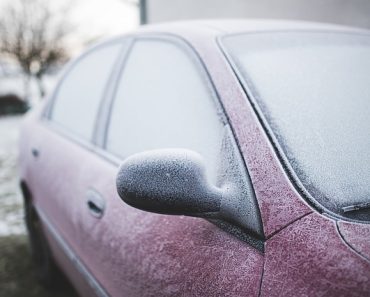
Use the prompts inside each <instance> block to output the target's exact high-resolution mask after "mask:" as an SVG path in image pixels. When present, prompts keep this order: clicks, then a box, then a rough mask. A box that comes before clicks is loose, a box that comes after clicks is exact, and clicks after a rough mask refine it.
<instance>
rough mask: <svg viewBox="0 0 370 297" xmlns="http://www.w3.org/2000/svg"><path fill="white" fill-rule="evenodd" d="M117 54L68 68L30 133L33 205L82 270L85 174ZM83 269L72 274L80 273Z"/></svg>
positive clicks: (115, 48)
mask: <svg viewBox="0 0 370 297" xmlns="http://www.w3.org/2000/svg"><path fill="white" fill-rule="evenodd" d="M121 48H122V43H121V42H120V41H114V42H111V43H108V44H106V45H101V46H97V47H96V48H94V49H92V50H90V51H88V52H87V53H86V54H84V55H83V56H81V57H80V58H78V59H77V61H75V62H74V63H73V64H72V65H71V66H69V69H68V70H67V71H66V73H65V75H64V76H63V78H62V80H61V81H60V83H59V85H58V87H57V88H56V91H55V93H54V95H53V98H51V101H50V102H49V103H50V104H51V105H49V108H48V110H47V111H48V112H47V114H45V116H44V117H43V118H42V119H41V120H40V125H37V126H35V129H36V130H37V131H33V135H36V137H35V138H34V139H32V143H33V147H32V150H31V151H30V154H31V153H32V158H33V164H32V166H33V170H32V172H33V174H32V185H31V192H32V195H33V196H34V200H35V205H36V207H37V210H38V213H39V215H40V217H41V218H42V221H43V223H44V224H45V225H46V227H47V228H46V229H47V231H51V233H52V235H53V238H52V239H53V240H56V241H57V242H58V244H59V247H62V249H64V253H65V254H67V255H68V256H69V259H70V260H72V261H73V263H74V264H81V263H80V262H79V260H78V259H80V256H79V255H80V253H81V252H82V249H81V248H80V247H81V240H80V235H79V233H78V230H79V228H78V225H77V224H78V223H79V216H80V213H81V211H82V210H83V211H85V199H86V195H87V186H86V181H85V178H84V174H85V171H86V170H89V168H90V160H89V158H88V156H89V154H90V152H91V151H92V150H93V147H94V144H93V140H94V137H95V133H96V128H95V126H96V122H97V119H98V116H99V111H100V108H101V104H102V99H104V95H105V92H106V88H107V85H108V83H109V78H110V76H111V73H112V70H113V68H114V65H115V62H116V61H117V59H118V57H119V55H120V53H121ZM49 234H50V232H49ZM53 246H55V245H53ZM54 253H55V254H57V252H56V251H54ZM57 260H59V259H57ZM61 265H62V266H63V265H65V263H64V261H63V262H62V263H61ZM81 267H82V265H79V267H76V268H77V269H78V270H79V271H80V272H81V271H82V270H83V269H81ZM71 280H72V282H74V283H75V285H77V286H79V284H78V282H75V279H71Z"/></svg>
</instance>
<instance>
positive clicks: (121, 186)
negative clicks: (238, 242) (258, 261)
mask: <svg viewBox="0 0 370 297" xmlns="http://www.w3.org/2000/svg"><path fill="white" fill-rule="evenodd" d="M219 162H220V163H219V171H218V174H217V181H215V182H212V181H211V180H210V179H209V178H208V177H207V174H206V167H205V163H204V160H203V158H202V157H201V155H199V154H198V153H196V152H193V151H190V150H186V149H163V150H154V151H147V152H143V153H138V154H136V155H133V156H130V157H128V158H127V159H126V160H125V161H124V162H123V163H122V165H121V167H120V169H119V172H118V175H117V181H116V182H117V191H118V194H119V196H120V197H121V198H122V200H123V201H125V202H126V203H127V204H129V205H131V206H133V207H136V208H139V209H142V210H146V211H150V212H155V213H161V214H170V215H187V216H193V217H202V218H207V219H210V220H212V221H213V222H215V223H221V224H224V223H226V224H231V225H232V226H234V227H238V228H241V229H242V230H245V231H248V233H251V234H254V235H256V236H257V237H260V238H261V237H263V227H262V221H261V216H260V212H259V208H258V204H257V200H256V197H255V194H254V190H253V186H252V183H251V181H250V178H249V175H248V172H247V170H246V168H245V163H244V160H243V159H242V157H241V155H240V152H239V149H238V146H237V144H236V142H235V140H234V137H233V135H232V132H231V129H230V127H228V126H226V127H225V133H224V137H223V141H222V147H221V151H220V160H219Z"/></svg>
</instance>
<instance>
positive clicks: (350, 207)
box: [342, 202, 370, 213]
mask: <svg viewBox="0 0 370 297" xmlns="http://www.w3.org/2000/svg"><path fill="white" fill-rule="evenodd" d="M365 209H370V202H365V203H360V204H354V205H348V206H344V207H342V210H343V212H344V213H346V212H352V211H359V210H365Z"/></svg>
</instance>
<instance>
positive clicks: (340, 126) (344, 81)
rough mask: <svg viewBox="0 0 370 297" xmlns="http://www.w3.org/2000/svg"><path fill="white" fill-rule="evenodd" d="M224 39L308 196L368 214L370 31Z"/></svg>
mask: <svg viewBox="0 0 370 297" xmlns="http://www.w3.org/2000/svg"><path fill="white" fill-rule="evenodd" d="M222 44H223V47H224V48H225V50H226V53H227V55H228V56H229V58H230V59H231V63H232V64H233V67H235V70H236V72H237V73H238V75H239V76H240V79H241V80H242V82H243V84H244V85H245V87H246V88H247V89H248V90H249V91H250V92H249V95H250V97H251V100H252V101H253V103H254V104H255V106H256V109H257V111H258V112H259V113H260V115H261V118H262V119H263V121H264V122H265V124H266V127H267V130H269V131H270V133H271V135H272V138H273V139H275V141H276V145H277V146H278V147H279V148H280V151H281V152H282V154H281V155H282V157H283V159H285V160H286V164H287V165H288V167H289V168H290V169H291V172H292V177H293V178H294V179H295V180H296V182H297V183H299V185H300V186H303V187H304V189H305V191H306V193H308V197H311V199H313V201H314V202H315V203H316V202H319V204H320V205H321V206H324V207H325V208H326V209H328V210H330V211H332V212H335V213H337V214H340V215H343V216H347V217H352V218H356V219H364V220H368V219H369V218H370V214H369V209H368V206H369V202H370V184H369V181H370V153H369V152H370V151H369V148H370V36H369V35H367V34H350V33H330V32H308V31H307V32H275V33H255V34H241V35H234V36H226V37H224V38H223V40H222ZM359 209H360V210H359Z"/></svg>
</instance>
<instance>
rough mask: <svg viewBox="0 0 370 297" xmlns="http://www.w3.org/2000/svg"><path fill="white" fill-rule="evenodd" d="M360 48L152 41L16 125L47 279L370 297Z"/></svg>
mask: <svg viewBox="0 0 370 297" xmlns="http://www.w3.org/2000/svg"><path fill="white" fill-rule="evenodd" d="M369 115H370V34H369V33H368V32H367V31H364V30H359V29H353V28H352V29H351V28H344V27H336V26H330V25H320V24H312V23H303V22H302V23H296V22H294V23H293V22H277V21H276V22H267V21H253V22H252V21H198V22H196V21H194V22H185V23H174V24H168V25H158V26H151V27H150V26H149V27H144V28H142V29H140V30H139V31H138V32H136V33H133V34H129V35H125V36H122V37H119V38H115V39H112V40H110V41H107V42H104V43H101V44H99V45H96V46H94V47H93V48H91V49H89V50H88V51H86V52H85V53H84V54H83V55H81V56H80V57H79V58H78V59H76V60H75V61H73V62H72V63H70V65H69V66H68V67H67V69H66V70H65V73H64V75H63V76H62V78H61V80H60V82H59V84H58V85H57V87H56V89H55V91H54V92H53V94H51V96H50V97H49V98H48V99H47V100H46V101H45V102H44V104H42V106H41V107H40V108H38V109H37V110H34V111H33V112H32V113H30V114H29V115H28V117H27V119H26V120H25V121H24V125H23V129H22V135H21V146H20V148H21V152H20V179H21V187H22V190H23V194H24V199H25V209H26V223H27V226H28V230H29V235H30V242H31V247H32V253H33V256H34V258H35V261H36V264H37V267H38V270H37V271H38V275H39V277H40V279H41V280H42V281H43V282H44V283H46V284H48V285H49V286H51V285H53V284H55V282H56V281H57V280H58V268H57V267H59V268H61V270H62V271H63V272H64V274H65V275H66V276H67V277H68V278H69V279H70V281H71V282H72V283H73V284H74V286H75V287H76V289H77V290H78V292H79V293H80V294H81V295H83V296H370V225H369V222H370V186H369V182H370V150H369V148H370V137H369V135H370V134H369V126H368V125H369V123H370V120H369V119H370V116H369Z"/></svg>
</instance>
